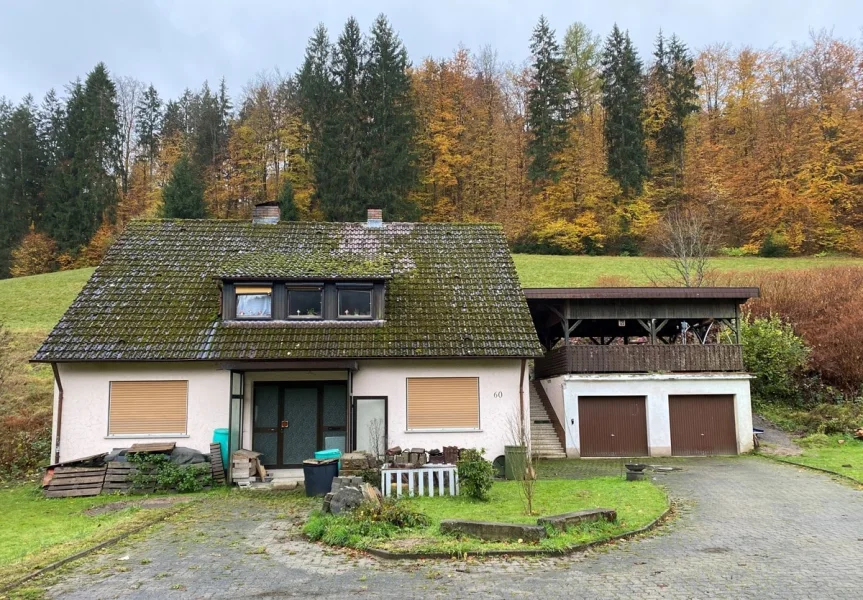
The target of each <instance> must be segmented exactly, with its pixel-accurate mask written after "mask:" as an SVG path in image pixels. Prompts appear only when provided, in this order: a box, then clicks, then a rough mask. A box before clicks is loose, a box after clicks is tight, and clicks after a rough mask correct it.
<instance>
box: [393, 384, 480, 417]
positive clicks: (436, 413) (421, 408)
mask: <svg viewBox="0 0 863 600" xmlns="http://www.w3.org/2000/svg"><path fill="white" fill-rule="evenodd" d="M408 429H479V378H477V377H408Z"/></svg>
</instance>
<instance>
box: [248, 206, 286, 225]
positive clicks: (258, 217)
mask: <svg viewBox="0 0 863 600" xmlns="http://www.w3.org/2000/svg"><path fill="white" fill-rule="evenodd" d="M280 218H281V209H280V208H279V203H278V202H262V203H260V204H255V207H254V208H253V209H252V223H254V224H256V225H275V224H276V223H278V222H279V219H280Z"/></svg>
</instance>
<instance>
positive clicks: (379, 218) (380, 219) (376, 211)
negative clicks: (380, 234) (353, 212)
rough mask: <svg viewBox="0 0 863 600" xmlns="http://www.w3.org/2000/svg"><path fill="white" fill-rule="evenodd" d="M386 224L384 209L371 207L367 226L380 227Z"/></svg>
mask: <svg viewBox="0 0 863 600" xmlns="http://www.w3.org/2000/svg"><path fill="white" fill-rule="evenodd" d="M383 226H384V211H383V210H381V209H380V208H370V209H369V212H368V217H367V220H366V227H374V228H375V229H380V228H381V227H383Z"/></svg>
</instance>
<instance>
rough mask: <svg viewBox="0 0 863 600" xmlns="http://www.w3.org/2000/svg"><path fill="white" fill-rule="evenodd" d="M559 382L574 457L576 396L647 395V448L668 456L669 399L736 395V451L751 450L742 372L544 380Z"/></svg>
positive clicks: (746, 383) (747, 399)
mask: <svg viewBox="0 0 863 600" xmlns="http://www.w3.org/2000/svg"><path fill="white" fill-rule="evenodd" d="M558 379H562V380H563V382H562V386H563V399H564V405H565V407H566V421H565V423H564V428H565V430H566V451H567V455H568V456H571V457H575V456H578V455H579V454H580V447H581V444H580V441H579V430H578V427H579V424H578V397H579V396H645V397H646V401H647V444H648V447H649V451H650V455H651V456H670V455H671V426H670V418H669V412H668V396H671V395H677V394H730V395H733V396H734V412H735V421H736V428H737V451H738V452H741V453H743V452H748V451H750V450H752V404H751V399H750V396H749V379H750V376H749V375H747V374H745V373H716V374H713V373H701V374H692V375H689V374H632V375H629V374H610V375H565V376H563V377H557V378H554V379H549V380H546V381H548V382H550V383H553V382H554V381H555V380H558ZM544 385H545V382H544ZM551 387H553V385H552V386H551ZM546 389H548V388H546Z"/></svg>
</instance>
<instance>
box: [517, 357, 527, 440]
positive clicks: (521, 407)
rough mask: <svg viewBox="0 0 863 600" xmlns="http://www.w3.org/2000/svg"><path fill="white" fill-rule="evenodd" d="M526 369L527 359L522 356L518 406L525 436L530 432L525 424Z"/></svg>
mask: <svg viewBox="0 0 863 600" xmlns="http://www.w3.org/2000/svg"><path fill="white" fill-rule="evenodd" d="M526 370H527V359H526V358H522V359H521V375H520V376H519V381H518V407H519V410H520V417H521V430H522V431H523V432H524V433H525V436H526V434H527V432H528V430H527V429H525V425H524V373H525V371H526Z"/></svg>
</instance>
